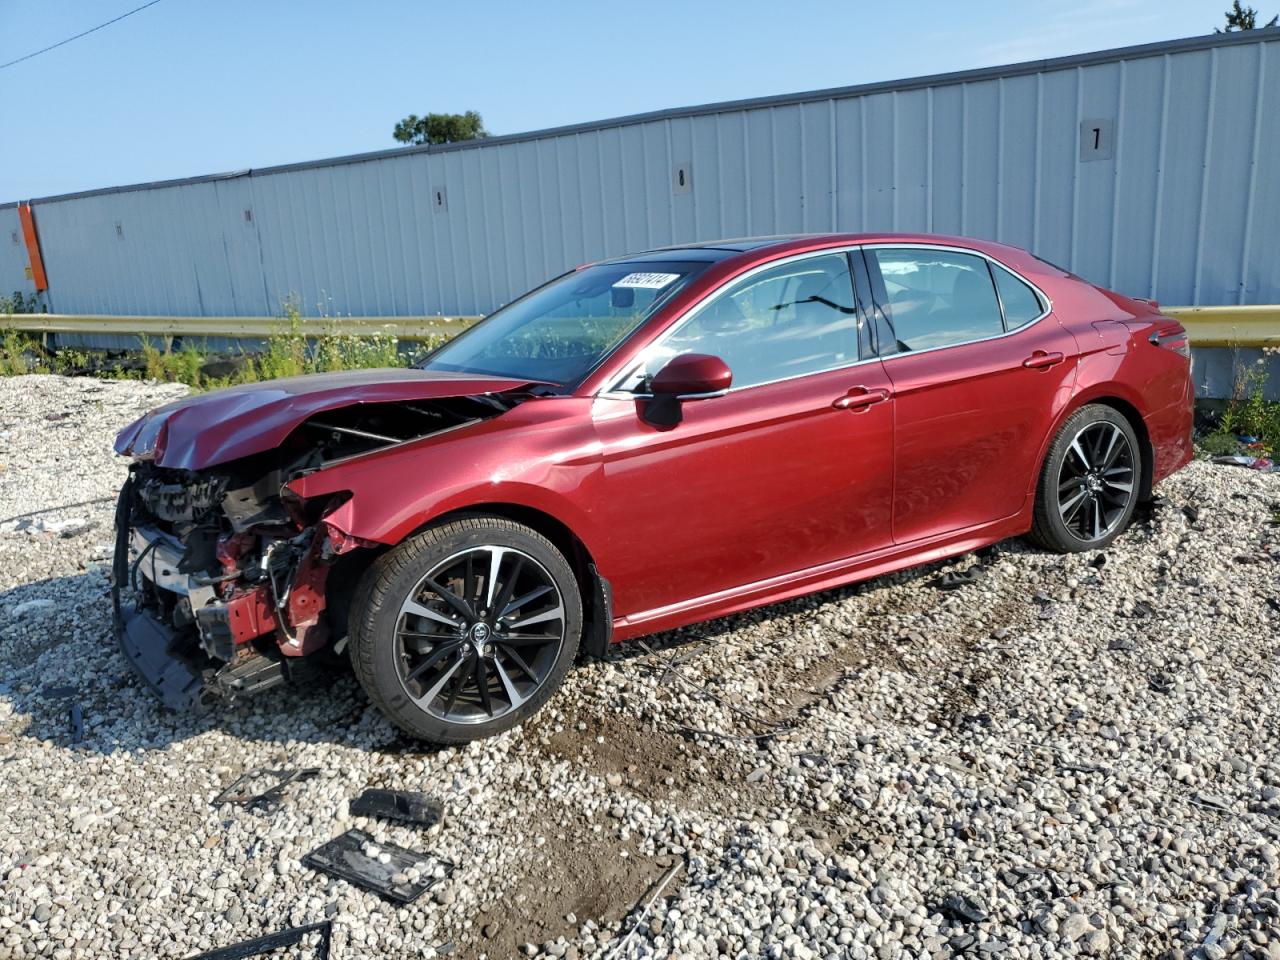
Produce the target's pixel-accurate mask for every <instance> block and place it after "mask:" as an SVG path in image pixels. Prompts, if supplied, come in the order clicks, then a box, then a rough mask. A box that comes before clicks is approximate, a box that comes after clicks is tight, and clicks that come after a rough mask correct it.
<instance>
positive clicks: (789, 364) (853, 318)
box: [622, 253, 858, 392]
mask: <svg viewBox="0 0 1280 960" xmlns="http://www.w3.org/2000/svg"><path fill="white" fill-rule="evenodd" d="M681 353H709V354H711V355H713V356H717V357H719V358H720V359H721V360H723V361H724V362H725V363H726V364H728V366H729V369H730V370H731V371H732V372H733V386H734V387H735V388H737V387H750V386H755V385H757V384H762V383H770V382H772V381H775V380H787V379H790V378H792V377H798V376H803V375H805V374H809V373H817V372H819V371H821V370H829V369H831V368H833V367H840V366H844V365H846V364H849V363H852V362H854V361H855V360H857V359H858V325H857V314H856V311H855V309H854V299H853V282H852V280H851V278H850V275H849V264H848V260H847V259H846V258H845V255H844V254H843V253H833V254H823V255H821V256H816V257H807V258H805V259H803V260H793V261H790V262H788V263H784V264H781V265H779V266H776V267H771V268H769V269H766V270H761V271H759V272H757V273H754V274H751V275H749V276H747V277H744V278H743V279H741V280H738V281H735V282H734V283H732V284H731V285H730V286H729V287H728V288H727V289H726V290H724V291H722V292H721V293H719V294H717V295H716V296H715V297H714V298H713V299H711V300H710V301H708V302H707V303H705V304H704V305H703V306H702V307H700V308H699V309H698V310H697V311H696V312H695V313H694V314H692V315H691V316H690V317H689V318H687V319H686V320H684V321H682V322H681V323H680V324H679V325H678V326H677V327H676V329H675V330H673V331H672V332H671V333H669V334H667V335H666V336H665V337H663V338H662V339H661V340H660V341H659V342H658V343H656V344H654V345H653V346H651V347H650V348H649V349H647V350H646V351H645V353H644V356H643V361H642V364H641V366H640V368H639V369H638V370H637V371H635V372H634V373H633V374H632V375H631V376H630V377H628V378H627V381H626V382H625V383H624V384H623V385H622V389H627V390H633V391H636V392H644V391H645V390H646V389H647V384H648V381H649V379H650V378H651V377H652V376H653V375H654V374H655V373H657V372H658V371H659V370H660V369H661V368H662V366H663V365H664V364H665V363H666V362H667V361H668V360H670V359H671V358H672V357H673V356H676V355H677V354H681Z"/></svg>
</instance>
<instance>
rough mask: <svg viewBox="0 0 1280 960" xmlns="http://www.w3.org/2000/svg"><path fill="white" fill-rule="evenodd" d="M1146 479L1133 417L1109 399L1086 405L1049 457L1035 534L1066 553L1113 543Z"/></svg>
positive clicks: (1038, 497)
mask: <svg viewBox="0 0 1280 960" xmlns="http://www.w3.org/2000/svg"><path fill="white" fill-rule="evenodd" d="M1141 479H1142V447H1141V445H1140V444H1139V443H1138V438H1137V436H1136V435H1135V434H1134V432H1133V427H1132V426H1130V424H1129V421H1128V420H1126V419H1125V417H1124V416H1123V415H1122V414H1121V413H1120V412H1119V411H1117V410H1115V409H1114V408H1112V407H1108V406H1105V405H1103V404H1089V405H1088V406H1084V407H1081V408H1080V409H1079V410H1077V411H1076V412H1075V413H1073V414H1072V415H1071V416H1070V417H1069V418H1067V422H1066V423H1064V424H1063V425H1062V427H1061V429H1060V430H1059V431H1058V434H1057V436H1056V437H1054V440H1053V443H1052V444H1051V445H1050V447H1049V453H1048V455H1047V456H1046V457H1045V461H1044V466H1043V467H1042V468H1041V472H1040V485H1039V488H1038V490H1037V491H1036V506H1035V518H1034V520H1033V524H1032V528H1031V536H1032V538H1033V539H1034V540H1035V541H1036V542H1037V543H1039V544H1040V545H1041V546H1044V547H1047V548H1049V549H1050V550H1056V551H1058V552H1060V553H1069V552H1075V551H1080V550H1099V549H1101V548H1103V547H1105V546H1107V545H1108V544H1109V543H1111V541H1113V540H1114V539H1115V538H1116V537H1118V536H1119V535H1120V534H1121V533H1122V532H1123V531H1124V529H1125V527H1127V526H1128V525H1129V521H1130V520H1131V519H1132V517H1133V511H1134V508H1135V507H1136V506H1137V503H1138V495H1139V492H1140V491H1139V488H1140V484H1141Z"/></svg>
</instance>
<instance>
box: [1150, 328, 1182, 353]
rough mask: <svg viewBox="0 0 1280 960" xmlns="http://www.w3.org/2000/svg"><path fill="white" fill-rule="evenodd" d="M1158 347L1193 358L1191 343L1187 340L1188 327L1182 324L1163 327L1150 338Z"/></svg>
mask: <svg viewBox="0 0 1280 960" xmlns="http://www.w3.org/2000/svg"><path fill="white" fill-rule="evenodd" d="M1148 339H1149V340H1150V341H1151V343H1152V344H1153V345H1155V346H1157V347H1164V349H1166V350H1172V351H1173V352H1174V353H1176V354H1178V355H1179V356H1183V357H1186V358H1187V359H1188V360H1190V359H1191V343H1190V342H1189V341H1188V340H1187V331H1186V328H1185V327H1183V326H1182V325H1181V324H1177V323H1175V324H1173V325H1171V326H1168V327H1161V328H1160V329H1159V330H1157V331H1156V332H1155V333H1153V334H1151V336H1150V337H1149V338H1148Z"/></svg>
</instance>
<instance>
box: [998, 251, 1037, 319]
mask: <svg viewBox="0 0 1280 960" xmlns="http://www.w3.org/2000/svg"><path fill="white" fill-rule="evenodd" d="M991 272H992V273H994V274H995V277H996V289H998V290H999V291H1000V302H1001V304H1002V305H1003V306H1004V322H1005V326H1006V327H1007V328H1008V329H1010V330H1016V329H1018V327H1025V326H1026V325H1027V324H1028V323H1030V322H1031V321H1032V320H1035V319H1036V318H1037V317H1039V316H1040V314H1042V313H1044V304H1043V303H1042V302H1041V300H1040V297H1039V295H1038V294H1037V293H1036V292H1035V291H1034V290H1032V289H1031V287H1029V286H1028V285H1027V284H1026V283H1025V282H1024V281H1023V280H1022V279H1020V278H1019V277H1016V276H1014V275H1013V274H1012V273H1010V272H1009V271H1008V270H1006V269H1005V268H1004V267H1002V266H1000V265H999V264H996V263H993V264H991Z"/></svg>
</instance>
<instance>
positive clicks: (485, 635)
mask: <svg viewBox="0 0 1280 960" xmlns="http://www.w3.org/2000/svg"><path fill="white" fill-rule="evenodd" d="M488 639H489V625H488V624H487V623H477V624H476V625H475V626H473V627H472V628H471V641H472V642H473V643H475V644H477V645H479V644H483V643H484V642H485V641H487V640H488Z"/></svg>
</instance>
